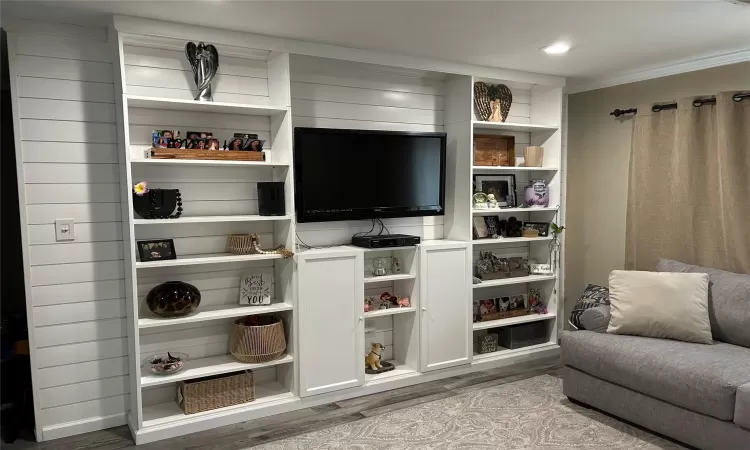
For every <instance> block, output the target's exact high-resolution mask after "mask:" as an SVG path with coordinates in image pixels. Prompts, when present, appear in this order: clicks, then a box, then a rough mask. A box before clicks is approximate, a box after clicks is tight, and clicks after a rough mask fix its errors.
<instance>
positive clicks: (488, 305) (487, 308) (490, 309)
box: [479, 298, 497, 316]
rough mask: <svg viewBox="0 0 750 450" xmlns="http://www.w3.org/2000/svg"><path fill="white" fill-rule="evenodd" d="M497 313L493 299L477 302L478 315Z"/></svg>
mask: <svg viewBox="0 0 750 450" xmlns="http://www.w3.org/2000/svg"><path fill="white" fill-rule="evenodd" d="M496 312H497V306H496V305H495V299H494V298H488V299H485V300H479V315H481V316H483V315H485V314H492V313H496Z"/></svg>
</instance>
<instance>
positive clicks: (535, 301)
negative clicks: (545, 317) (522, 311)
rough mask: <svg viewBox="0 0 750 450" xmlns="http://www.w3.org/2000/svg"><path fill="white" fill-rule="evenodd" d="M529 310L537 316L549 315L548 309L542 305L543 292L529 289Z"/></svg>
mask: <svg viewBox="0 0 750 450" xmlns="http://www.w3.org/2000/svg"><path fill="white" fill-rule="evenodd" d="M529 308H530V309H531V310H532V311H534V312H535V313H537V314H547V307H546V306H544V303H542V291H541V290H539V289H529Z"/></svg>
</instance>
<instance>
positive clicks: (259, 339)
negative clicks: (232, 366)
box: [229, 317, 286, 363]
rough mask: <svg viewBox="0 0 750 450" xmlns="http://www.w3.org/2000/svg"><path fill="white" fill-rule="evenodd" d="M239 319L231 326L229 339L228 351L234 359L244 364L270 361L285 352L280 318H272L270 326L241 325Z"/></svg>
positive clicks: (282, 323)
mask: <svg viewBox="0 0 750 450" xmlns="http://www.w3.org/2000/svg"><path fill="white" fill-rule="evenodd" d="M242 320H244V319H240V320H237V321H235V322H234V325H232V334H231V335H230V337H229V351H230V352H231V353H232V355H234V357H235V358H237V359H238V360H240V361H242V362H246V363H262V362H268V361H272V360H274V359H276V358H278V357H279V356H281V355H282V354H283V353H284V350H286V337H285V336H284V322H283V321H282V320H281V318H280V317H273V318H272V320H273V323H271V324H270V325H260V326H247V325H242V324H241V322H242Z"/></svg>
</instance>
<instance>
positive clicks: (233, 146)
mask: <svg viewBox="0 0 750 450" xmlns="http://www.w3.org/2000/svg"><path fill="white" fill-rule="evenodd" d="M243 143H244V141H243V140H242V138H241V137H233V138H232V139H230V140H229V143H227V146H226V150H229V151H241V150H242V145H243Z"/></svg>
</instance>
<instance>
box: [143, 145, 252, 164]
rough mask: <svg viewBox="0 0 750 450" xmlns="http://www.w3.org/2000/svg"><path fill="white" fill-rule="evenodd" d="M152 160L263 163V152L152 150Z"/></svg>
mask: <svg viewBox="0 0 750 450" xmlns="http://www.w3.org/2000/svg"><path fill="white" fill-rule="evenodd" d="M151 157H152V158H154V159H201V160H218V161H265V160H266V154H265V152H246V151H237V150H227V151H222V150H188V149H181V148H152V149H151Z"/></svg>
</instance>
